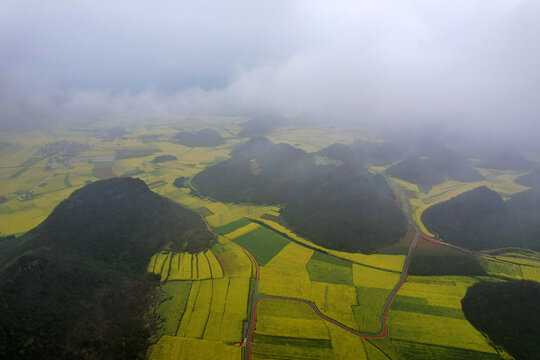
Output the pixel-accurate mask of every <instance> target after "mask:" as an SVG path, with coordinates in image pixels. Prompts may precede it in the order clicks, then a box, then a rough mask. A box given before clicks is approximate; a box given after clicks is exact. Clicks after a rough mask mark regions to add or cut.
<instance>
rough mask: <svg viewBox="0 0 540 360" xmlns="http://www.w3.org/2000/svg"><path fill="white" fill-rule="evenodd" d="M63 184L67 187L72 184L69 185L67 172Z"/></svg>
mask: <svg viewBox="0 0 540 360" xmlns="http://www.w3.org/2000/svg"><path fill="white" fill-rule="evenodd" d="M64 185H66V186H67V187H72V186H73V185H71V182H69V173H67V174H66V176H65V177H64Z"/></svg>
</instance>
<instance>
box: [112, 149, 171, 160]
mask: <svg viewBox="0 0 540 360" xmlns="http://www.w3.org/2000/svg"><path fill="white" fill-rule="evenodd" d="M157 152H161V150H160V149H157V148H148V149H122V150H117V151H116V159H132V158H138V157H145V156H149V155H152V154H154V153H157Z"/></svg>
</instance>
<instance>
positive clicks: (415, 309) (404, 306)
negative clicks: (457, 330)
mask: <svg viewBox="0 0 540 360" xmlns="http://www.w3.org/2000/svg"><path fill="white" fill-rule="evenodd" d="M420 299H421V298H420ZM423 300H426V301H427V299H423ZM392 310H399V311H407V312H412V313H419V314H426V315H435V316H442V317H447V318H453V319H464V316H463V312H462V311H461V309H456V308H450V307H444V306H432V305H428V304H420V303H418V302H408V301H403V300H402V299H396V301H394V302H393V303H392Z"/></svg>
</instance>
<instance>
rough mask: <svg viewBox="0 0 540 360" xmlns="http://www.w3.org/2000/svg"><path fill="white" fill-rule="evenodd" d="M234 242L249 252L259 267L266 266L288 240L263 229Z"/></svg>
mask: <svg viewBox="0 0 540 360" xmlns="http://www.w3.org/2000/svg"><path fill="white" fill-rule="evenodd" d="M234 241H235V242H236V243H238V244H240V245H242V246H243V247H245V248H246V249H247V250H248V251H249V252H251V253H252V254H253V256H254V257H255V259H256V260H257V262H258V263H259V265H260V266H264V265H266V264H267V263H268V262H269V261H270V260H271V259H272V258H273V257H274V256H276V255H277V254H278V253H279V252H280V251H281V249H283V248H284V247H285V245H287V244H288V243H289V240H287V239H285V238H283V237H281V236H279V235H278V234H276V233H275V232H273V231H271V230H268V229H266V228H263V227H259V228H257V229H255V230H253V231H251V232H249V233H247V234H245V235H242V236H239V237H237V238H236V239H234Z"/></svg>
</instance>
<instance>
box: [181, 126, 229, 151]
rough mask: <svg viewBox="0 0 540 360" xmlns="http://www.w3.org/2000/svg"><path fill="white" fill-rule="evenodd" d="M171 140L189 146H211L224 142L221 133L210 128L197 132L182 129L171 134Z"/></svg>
mask: <svg viewBox="0 0 540 360" xmlns="http://www.w3.org/2000/svg"><path fill="white" fill-rule="evenodd" d="M172 141H174V142H177V143H179V144H181V145H185V146H189V147H212V146H219V145H221V144H224V143H225V140H224V139H223V138H222V137H221V135H219V133H218V132H217V131H215V130H212V129H203V130H200V131H197V132H189V131H182V132H179V133H178V134H176V135H175V136H173V137H172Z"/></svg>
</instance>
